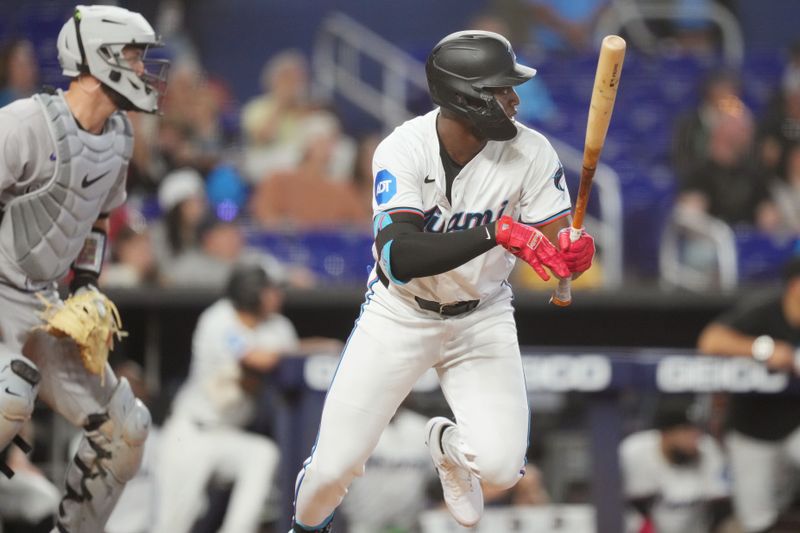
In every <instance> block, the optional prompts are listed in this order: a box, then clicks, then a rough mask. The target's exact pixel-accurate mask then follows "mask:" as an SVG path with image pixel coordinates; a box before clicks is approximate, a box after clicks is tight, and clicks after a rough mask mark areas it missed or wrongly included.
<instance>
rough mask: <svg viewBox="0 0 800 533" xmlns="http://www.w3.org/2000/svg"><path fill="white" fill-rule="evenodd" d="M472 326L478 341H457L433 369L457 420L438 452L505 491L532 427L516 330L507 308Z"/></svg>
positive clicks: (464, 338) (517, 469)
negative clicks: (477, 329)
mask: <svg viewBox="0 0 800 533" xmlns="http://www.w3.org/2000/svg"><path fill="white" fill-rule="evenodd" d="M481 315H488V316H481ZM470 320H473V321H479V322H480V325H479V327H480V331H481V334H480V336H479V337H474V336H469V335H464V336H462V337H457V338H456V339H455V340H454V342H453V344H452V345H451V346H449V347H448V352H449V353H451V354H452V357H451V358H449V359H448V360H447V361H445V363H444V364H443V365H441V366H440V367H439V368H437V370H438V372H439V379H440V382H441V385H442V391H443V392H444V395H445V398H446V399H447V403H448V404H449V405H450V408H451V409H452V410H453V414H454V415H455V418H456V426H455V427H454V428H451V429H449V430H447V431H445V433H444V435H443V437H442V448H443V449H444V452H445V454H446V455H447V456H448V457H449V458H450V459H451V460H452V461H453V462H455V463H456V464H460V465H462V466H466V467H468V468H470V469H471V470H472V471H473V472H475V473H476V474H477V475H478V476H480V478H481V481H482V484H483V485H484V486H487V485H488V486H491V487H493V488H498V489H507V488H509V487H512V486H514V485H515V484H516V482H517V481H518V480H519V478H520V477H521V476H522V472H523V468H524V465H525V453H526V450H527V446H528V426H529V422H530V411H529V409H528V399H527V393H526V389H525V377H524V374H523V371H522V361H521V359H520V352H519V346H518V344H517V341H516V339H517V332H516V326H515V324H514V320H513V315H512V314H511V311H510V307H509V308H507V310H506V311H505V312H492V310H491V309H488V310H479V313H475V316H471V317H470Z"/></svg>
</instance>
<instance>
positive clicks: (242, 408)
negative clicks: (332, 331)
mask: <svg viewBox="0 0 800 533" xmlns="http://www.w3.org/2000/svg"><path fill="white" fill-rule="evenodd" d="M298 342H299V341H298V338H297V332H296V331H295V329H294V326H293V325H292V323H291V322H290V321H289V319H288V318H286V317H285V316H283V315H279V314H272V315H270V316H269V318H267V319H266V320H264V321H262V322H261V323H259V324H258V326H256V328H255V329H250V328H248V327H247V326H245V325H244V324H243V323H242V322H241V320H239V317H238V316H237V314H236V310H235V309H234V307H233V304H232V303H231V302H230V300H227V299H222V300H219V301H217V302H216V303H214V304H213V305H211V307H209V308H208V309H206V310H205V311H203V313H202V314H201V315H200V319H199V320H198V322H197V327H196V329H195V332H194V336H193V338H192V364H191V369H190V372H189V378H188V380H187V381H186V383H185V384H184V385H183V387H182V388H181V390H180V392H179V393H178V396H177V397H176V398H175V404H174V406H173V414H174V415H175V416H180V417H185V418H188V419H190V420H192V421H194V422H200V423H204V424H209V425H215V424H217V425H228V426H231V425H232V426H241V425H244V424H246V423H247V422H249V419H250V416H251V415H252V412H253V405H252V402H251V399H250V398H249V397H248V396H247V395H246V394H245V392H244V391H243V390H242V388H241V386H240V384H239V379H240V378H241V367H240V365H239V361H240V360H241V359H242V357H244V356H245V354H246V353H247V352H248V351H250V350H252V349H254V348H256V347H258V348H262V349H267V350H275V351H278V352H281V351H294V350H296V349H297V346H298Z"/></svg>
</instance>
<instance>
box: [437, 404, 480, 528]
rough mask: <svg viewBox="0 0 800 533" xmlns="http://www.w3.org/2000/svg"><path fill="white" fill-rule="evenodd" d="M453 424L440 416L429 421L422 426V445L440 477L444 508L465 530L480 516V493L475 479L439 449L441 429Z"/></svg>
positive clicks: (475, 522)
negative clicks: (423, 436)
mask: <svg viewBox="0 0 800 533" xmlns="http://www.w3.org/2000/svg"><path fill="white" fill-rule="evenodd" d="M451 426H452V427H455V424H454V423H453V422H451V421H450V420H448V419H447V418H444V417H442V416H437V417H435V418H431V419H430V420H429V421H428V425H427V426H426V427H425V435H426V438H425V444H426V445H427V446H428V451H429V452H430V454H431V459H432V460H433V465H434V466H435V467H436V472H437V473H438V474H439V480H440V481H441V482H442V489H443V492H444V501H445V503H446V504H447V509H448V510H449V511H450V514H451V515H453V518H455V519H456V522H458V523H459V524H461V525H462V526H465V527H471V526H474V525H475V524H477V523H478V521H479V520H480V519H481V515H482V514H483V491H481V483H480V479H478V476H476V475H475V473H474V472H472V471H471V470H469V469H467V468H464V467H462V466H459V465H457V464H455V463H454V462H452V461H451V460H450V459H448V458H447V456H446V455H445V454H444V450H443V449H442V435H443V434H444V430H445V429H447V428H449V427H451Z"/></svg>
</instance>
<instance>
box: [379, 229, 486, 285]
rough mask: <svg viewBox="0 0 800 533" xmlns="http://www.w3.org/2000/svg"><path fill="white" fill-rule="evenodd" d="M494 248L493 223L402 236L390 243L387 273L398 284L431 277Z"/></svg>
mask: <svg viewBox="0 0 800 533" xmlns="http://www.w3.org/2000/svg"><path fill="white" fill-rule="evenodd" d="M496 245H497V243H496V241H495V223H494V222H492V223H491V224H486V225H483V226H478V227H475V228H472V229H468V230H464V231H454V232H451V233H423V232H415V233H405V234H402V235H398V236H397V237H395V239H394V240H393V241H392V243H391V257H390V261H391V271H392V272H391V273H392V275H393V276H394V278H396V279H398V280H401V281H408V280H411V279H413V278H423V277H426V276H435V275H436V274H442V273H444V272H448V271H450V270H453V269H454V268H457V267H459V266H461V265H463V264H464V263H466V262H468V261H471V260H472V259H475V258H476V257H478V256H479V255H481V254H484V253H486V252H488V251H489V250H491V249H492V248H494V247H495V246H496Z"/></svg>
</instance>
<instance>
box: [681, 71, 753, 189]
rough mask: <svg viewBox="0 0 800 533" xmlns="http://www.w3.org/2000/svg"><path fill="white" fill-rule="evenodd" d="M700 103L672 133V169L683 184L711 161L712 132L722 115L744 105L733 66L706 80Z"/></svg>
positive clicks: (710, 75)
mask: <svg viewBox="0 0 800 533" xmlns="http://www.w3.org/2000/svg"><path fill="white" fill-rule="evenodd" d="M700 94H701V100H700V103H699V104H698V106H697V107H696V108H695V109H692V110H691V111H688V112H686V113H684V114H683V115H681V116H680V117H678V119H677V120H676V121H675V126H674V128H673V135H672V168H673V169H674V170H675V173H676V174H677V176H678V180H679V183H680V184H681V186H683V185H684V184H687V183H688V182H689V181H690V180H691V179H692V177H693V176H694V175H695V174H696V173H697V171H698V170H699V169H700V168H702V167H703V165H705V164H706V162H707V161H708V150H709V141H710V137H711V131H712V129H713V127H714V125H715V124H716V122H717V121H718V120H719V115H720V114H721V113H723V112H724V109H728V108H730V107H732V106H743V105H744V104H743V103H742V102H741V99H740V96H741V83H740V81H739V77H738V76H737V75H736V73H735V72H733V71H732V70H730V69H721V70H716V71H713V72H712V73H711V74H709V75H708V76H707V77H706V78H705V79H704V80H703V83H702V87H701V88H700Z"/></svg>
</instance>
